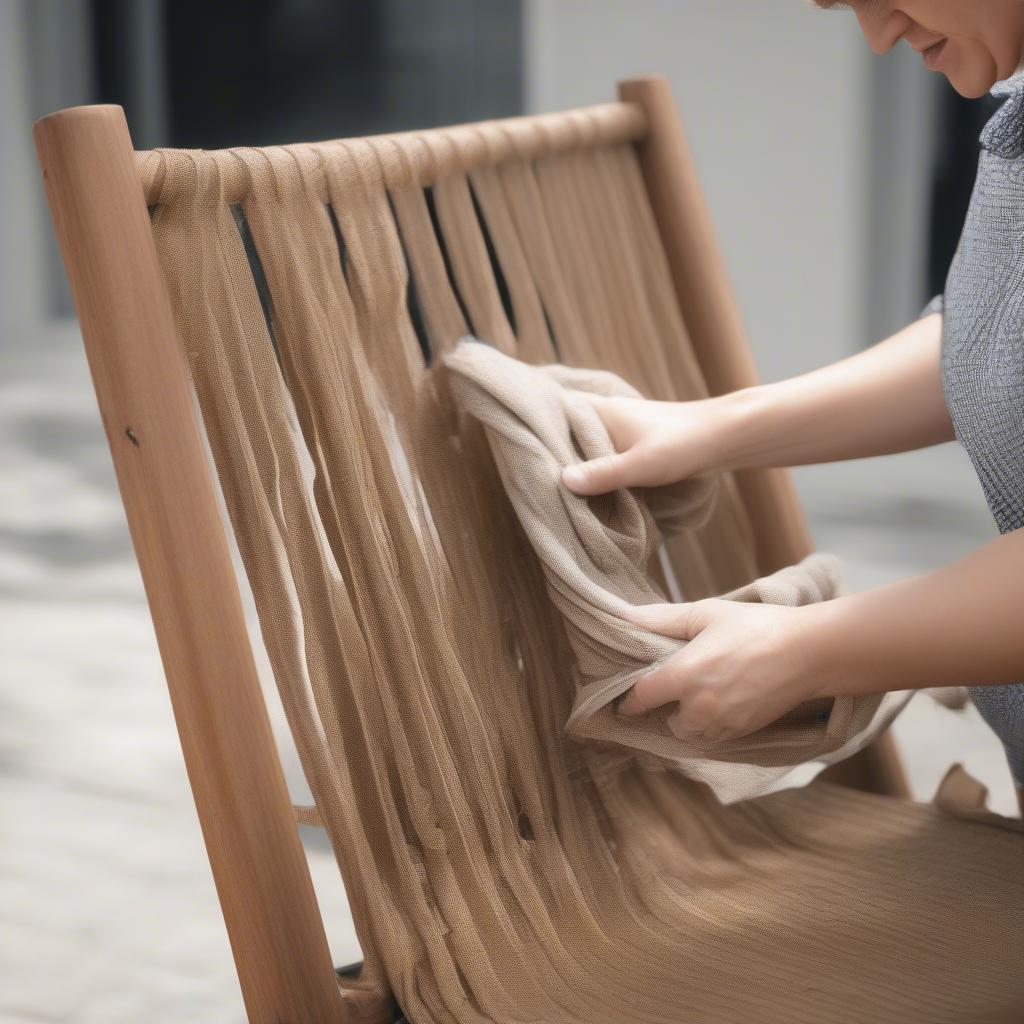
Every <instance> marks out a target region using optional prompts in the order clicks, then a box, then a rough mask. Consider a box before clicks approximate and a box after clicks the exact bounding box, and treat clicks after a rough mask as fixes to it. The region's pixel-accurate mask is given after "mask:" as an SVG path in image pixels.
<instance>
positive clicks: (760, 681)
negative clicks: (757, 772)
mask: <svg viewBox="0 0 1024 1024" xmlns="http://www.w3.org/2000/svg"><path fill="white" fill-rule="evenodd" d="M1022 608H1024V530H1016V531H1014V532H1013V533H1008V534H1005V535H1003V536H1001V537H999V538H998V539H997V540H994V541H992V542H991V543H989V544H986V545H985V546H984V547H982V548H979V549H978V550H977V551H974V552H972V553H971V554H970V555H967V556H966V557H964V558H962V559H960V560H959V561H957V562H954V563H952V564H951V565H948V566H946V567H945V568H942V569H938V570H936V571H934V572H930V573H926V574H923V575H920V576H915V577H912V578H910V579H906V580H901V581H899V582H896V583H890V584H887V585H885V586H882V587H876V588H874V589H871V590H866V591H863V592H862V593H859V594H849V595H847V596H845V597H839V598H835V599H834V600H831V601H824V602H822V603H820V604H813V605H805V606H802V607H798V608H790V607H782V606H778V605H757V604H744V603H740V602H736V601H727V600H723V599H720V598H710V599H706V600H702V601H694V602H691V603H688V604H656V605H646V606H643V607H638V608H634V609H633V610H632V611H631V612H630V618H631V619H633V620H634V621H635V622H637V623H638V624H639V625H642V626H645V627H646V628H648V629H652V630H654V631H656V632H660V633H664V634H666V635H668V636H674V637H677V638H679V639H685V640H690V641H691V643H689V644H687V645H686V646H685V647H684V648H683V649H682V650H681V651H680V653H679V654H677V655H676V656H675V657H673V658H671V659H669V660H668V661H667V662H665V663H664V664H663V665H662V666H660V667H659V668H658V669H655V670H654V671H652V672H650V673H648V674H647V675H646V676H644V677H642V678H641V679H640V680H639V681H638V682H637V683H636V684H635V685H634V686H633V688H632V690H630V692H629V694H628V696H627V697H626V699H625V700H624V701H623V703H622V704H621V705H620V708H619V710H620V711H622V712H623V713H625V714H636V713H639V712H642V711H645V710H648V709H650V708H653V707H658V706H660V705H662V704H666V703H668V702H669V701H673V700H678V701H679V702H680V709H679V712H678V714H677V716H676V718H675V721H674V723H673V726H674V728H676V729H677V731H680V732H681V733H683V734H688V733H694V734H701V735H704V736H706V737H707V738H709V739H715V738H732V737H735V736H743V735H746V734H747V733H749V732H753V731H754V730H756V729H759V728H761V727H762V726H763V725H767V724H768V723H769V722H771V721H774V720H775V719H776V718H778V717H779V716H780V715H781V714H783V713H784V712H786V711H788V710H790V709H791V708H792V707H794V706H795V705H797V704H799V703H801V702H802V701H805V700H809V699H812V698H814V697H837V696H840V695H842V694H858V693H878V692H883V691H888V690H904V689H917V688H921V687H929V686H961V685H973V684H978V685H999V684H1006V683H1012V682H1015V681H1019V680H1021V679H1024V626H1022V624H1021V621H1020V614H1021V609H1022Z"/></svg>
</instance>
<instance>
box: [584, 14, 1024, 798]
mask: <svg viewBox="0 0 1024 1024" xmlns="http://www.w3.org/2000/svg"><path fill="white" fill-rule="evenodd" d="M816 2H818V5H819V6H821V7H833V6H839V5H838V4H835V3H833V2H829V0H816ZM842 6H844V7H848V8H852V10H853V12H854V14H855V15H856V16H857V19H858V21H859V23H860V27H861V30H862V32H863V34H864V36H865V38H866V39H867V41H868V42H869V43H870V45H871V48H872V49H873V50H874V51H875V52H876V53H885V52H887V51H888V50H890V49H891V48H892V47H893V46H894V45H895V44H896V43H897V42H898V41H900V40H905V41H906V42H907V43H909V44H910V45H911V46H912V47H913V48H914V49H915V50H917V51H918V52H919V53H920V54H921V55H922V58H923V60H924V62H925V64H926V65H927V66H928V67H929V68H931V69H932V70H934V71H938V72H941V73H943V74H945V75H946V77H947V78H948V79H949V81H950V82H951V83H952V85H953V87H954V88H955V89H957V91H958V92H960V93H961V94H962V95H964V96H967V97H972V98H974V97H979V96H983V95H984V94H985V93H987V92H988V91H989V90H993V88H994V87H995V86H996V84H997V83H998V82H1002V86H1001V87H1000V88H998V89H995V90H994V91H997V92H1001V93H1006V94H1008V96H1009V98H1008V99H1007V100H1006V102H1005V103H1004V105H1003V106H1002V107H1001V108H1000V109H999V110H998V111H997V112H996V114H995V115H994V117H993V118H992V120H991V121H990V122H989V123H988V125H987V126H986V128H985V131H984V133H983V134H982V145H983V151H982V155H981V162H980V167H979V172H978V180H977V183H976V185H975V192H974V196H973V199H972V202H971V207H970V210H969V213H968V217H967V222H966V225H965V227H964V232H963V236H962V239H961V242H960V246H959V248H958V251H957V254H956V257H955V259H954V261H953V264H952V266H951V268H950V271H949V277H948V279H947V284H946V291H945V295H944V296H940V297H939V298H938V299H936V300H935V301H934V302H933V303H932V304H930V306H929V308H928V309H927V310H926V311H925V313H924V314H923V315H922V317H921V318H920V319H919V320H918V321H917V322H916V323H914V324H912V325H911V326H909V327H907V328H906V329H905V330H903V331H901V332H900V333H899V334H896V335H895V336H893V337H891V338H889V339H888V340H886V341H883V342H881V343H879V344H877V345H875V346H874V347H873V348H870V349H867V350H866V351H864V352H862V353H859V354H858V355H855V356H853V357H851V358H849V359H845V360H843V361H841V362H838V363H835V364H834V365H832V366H827V367H824V368H822V369H819V370H816V371H814V372H812V373H807V374H804V375H802V376H799V377H795V378H793V379H791V380H785V381H780V382H778V383H774V384H767V385H761V386H758V387H753V388H748V389H745V390H743V391H739V392H735V393H733V394H729V395H724V396H721V397H716V398H709V399H705V400H700V401H692V402H679V403H665V402H649V401H643V400H639V399H597V398H595V399H594V402H595V405H596V406H597V409H598V412H599V414H600V415H601V417H602V419H603V421H604V422H605V424H606V426H607V428H608V431H609V434H610V436H611V439H612V441H613V443H614V445H615V448H616V451H617V452H618V454H617V455H614V456H611V457H609V458H607V459H600V460H596V461H593V462H589V463H583V464H581V465H579V466H576V467H572V468H570V469H567V470H566V471H565V474H564V483H565V485H566V486H567V487H569V488H570V489H571V490H573V491H575V492H576V493H578V494H583V495H591V494H600V493H604V492H606V491H609V490H612V489H614V488H616V487H633V486H639V487H643V486H653V485H657V484H665V483H670V482H673V481H676V480H679V479H682V478H684V477H687V476H691V475H694V474H698V473H707V472H713V471H716V470H732V469H746V468H752V467H758V466H796V465H803V464H807V463H813V462H831V461H835V460H839V459H854V458H862V457H865V456H871V455H882V454H887V453H892V452H902V451H907V450H910V449H914V448H924V447H927V446H929V445H933V444H938V443H940V442H943V441H949V440H952V439H953V438H954V437H955V438H957V439H958V440H959V441H960V442H961V443H962V444H963V445H964V447H965V448H966V449H967V451H968V453H969V454H970V457H971V460H972V462H973V463H974V466H975V468H976V470H977V473H978V476H979V479H980V480H981V483H982V487H983V489H984V492H985V496H986V498H987V500H988V503H989V506H990V508H991V510H992V513H993V515H994V517H995V519H996V522H997V523H998V526H999V530H1000V534H1001V536H1000V537H999V539H998V540H995V541H993V542H992V543H990V544H987V545H986V546H984V547H982V548H980V549H979V550H977V551H975V552H974V553H972V554H971V555H969V556H968V557H966V558H964V559H962V560H960V561H959V562H956V563H954V564H952V565H950V566H948V567H946V568H944V569H940V570H938V571H937V572H932V573H928V574H926V575H923V576H918V577H915V578H912V579H908V580H904V581H900V582H898V583H894V584H890V585H888V586H883V587H878V588H876V589H873V590H868V591H865V592H863V593H860V594H852V595H849V596H845V597H841V598H838V599H836V600H833V601H828V602H825V603H822V604H817V605H810V606H807V607H801V608H789V607H779V606H771V605H754V604H741V603H736V602H730V601H724V600H719V599H714V598H712V599H708V600H702V601H695V602H690V603H687V604H677V605H672V604H660V605H650V606H647V607H643V608H638V609H636V611H635V616H634V617H635V620H636V622H637V623H638V624H640V625H643V626H645V627H647V628H649V629H652V630H656V631H658V632H661V633H665V634H668V635H670V636H674V637H678V638H680V639H686V640H690V641H691V642H690V643H688V644H687V645H686V646H685V647H684V648H683V650H682V651H681V652H680V653H679V654H678V655H677V656H676V657H675V658H673V659H671V660H670V661H668V662H666V663H665V664H664V665H663V666H661V667H660V668H659V669H657V670H655V671H652V672H650V673H649V674H648V675H646V676H644V677H643V678H641V679H640V680H639V681H638V682H637V683H636V684H635V685H634V687H633V688H632V690H631V691H630V692H629V694H628V695H627V697H626V698H625V700H624V701H623V702H622V704H621V705H620V711H621V712H622V713H624V714H640V713H643V712H644V711H646V710H649V709H651V708H654V707H658V706H660V705H662V704H666V703H668V702H670V701H679V704H680V714H679V719H678V721H679V725H680V727H681V728H682V729H683V730H684V731H686V732H688V733H691V734H698V735H703V736H704V737H706V738H708V739H712V740H713V739H723V738H732V737H736V736H742V735H744V734H746V733H748V732H752V731H754V730H755V729H758V728H760V727H761V726H763V725H765V724H767V723H768V722H770V721H772V720H774V719H775V718H777V717H778V716H779V715H781V714H782V713H784V712H785V711H787V710H789V709H790V708H791V707H793V706H794V705H796V704H798V703H800V702H801V701H805V700H808V699H811V698H813V697H821V696H839V695H841V694H852V693H869V692H881V691H885V690H902V689H908V688H912V687H925V686H947V685H950V686H951V685H964V684H967V685H970V686H971V694H972V696H973V699H974V701H975V703H976V704H977V706H978V708H979V709H980V711H981V713H982V715H984V717H985V719H986V720H987V721H988V723H989V724H990V725H991V726H992V728H993V729H994V730H995V731H996V733H997V734H998V735H999V737H1000V739H1001V740H1002V741H1003V743H1004V745H1005V746H1006V750H1007V754H1008V757H1009V761H1010V766H1011V769H1012V771H1013V774H1014V776H1015V779H1016V782H1017V784H1018V785H1024V683H1021V682H1019V680H1022V679H1024V529H1021V527H1022V526H1024V70H1021V65H1022V59H1024V0H852V2H850V3H847V4H843V5H842ZM1018 72H1019V73H1018ZM1007 80H1008V81H1007Z"/></svg>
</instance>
